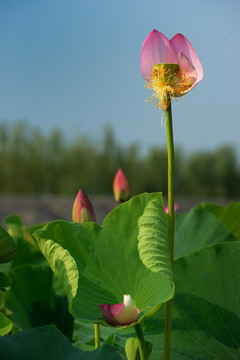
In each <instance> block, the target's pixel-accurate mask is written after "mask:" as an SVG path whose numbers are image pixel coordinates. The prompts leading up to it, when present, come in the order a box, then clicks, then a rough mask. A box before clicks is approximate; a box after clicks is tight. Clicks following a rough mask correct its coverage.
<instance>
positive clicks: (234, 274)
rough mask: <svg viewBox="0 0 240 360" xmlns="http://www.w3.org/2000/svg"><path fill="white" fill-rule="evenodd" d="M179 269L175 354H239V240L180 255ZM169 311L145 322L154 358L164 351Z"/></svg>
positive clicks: (177, 358)
mask: <svg viewBox="0 0 240 360" xmlns="http://www.w3.org/2000/svg"><path fill="white" fill-rule="evenodd" d="M174 269H175V284H176V292H175V296H174V302H173V315H172V333H171V359H173V360H190V359H195V360H212V359H218V360H232V359H235V360H237V359H239V358H240V332H239V329H240V306H239V304H240V276H239V274H240V242H238V241H233V242H227V243H222V244H214V245H211V246H207V247H205V248H203V249H201V250H199V251H196V252H194V253H192V254H189V255H188V256H185V257H183V258H180V259H177V260H176V261H175V264H174ZM164 310H165V309H164V306H163V307H162V308H161V309H160V310H159V311H158V312H157V313H155V314H154V315H153V317H152V318H151V319H147V320H146V321H145V322H144V328H143V330H144V334H145V335H146V338H147V339H149V340H150V341H151V342H152V343H153V353H152V355H151V359H152V360H155V359H156V360H157V359H159V358H161V356H162V352H163V341H164V340H163V339H164V315H165V313H164ZM159 331H160V332H161V335H159Z"/></svg>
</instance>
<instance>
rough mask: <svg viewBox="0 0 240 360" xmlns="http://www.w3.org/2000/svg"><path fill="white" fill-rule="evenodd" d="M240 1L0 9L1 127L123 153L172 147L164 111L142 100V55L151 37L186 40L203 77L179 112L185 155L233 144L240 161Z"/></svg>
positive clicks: (176, 107)
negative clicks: (111, 146) (108, 131)
mask: <svg viewBox="0 0 240 360" xmlns="http://www.w3.org/2000/svg"><path fill="white" fill-rule="evenodd" d="M239 14H240V1H239V0H228V1H225V0H202V1H201V2H200V1H193V0H191V1H190V0H186V1H185V0H183V1H175V0H172V1H171V4H170V2H168V1H159V0H158V1H154V0H153V1H152V0H149V1H146V0H133V1H131V0H121V1H119V0H102V1H99V0H88V1H82V0H68V1H67V0H41V1H39V0H21V1H19V0H0V46H1V56H0V84H1V86H0V119H7V120H8V121H9V122H11V123H14V122H16V121H18V120H19V119H25V120H27V121H28V122H29V124H31V125H33V126H37V127H39V128H41V129H42V130H43V131H44V132H45V133H47V132H49V131H51V130H52V129H53V128H55V127H59V128H60V129H62V131H63V132H64V134H65V135H66V137H67V138H73V137H74V136H76V135H83V134H87V135H89V136H90V138H91V139H93V140H96V141H98V139H100V138H101V136H102V133H103V127H104V125H106V124H109V125H111V126H112V128H113V130H114V133H115V136H116V139H117V141H118V142H119V143H120V144H122V145H128V144H129V143H132V142H138V143H139V144H140V145H141V147H142V149H143V150H146V149H148V148H149V147H151V146H155V145H157V146H165V144H166V134H165V129H164V128H162V127H161V111H160V110H158V109H155V108H154V106H153V105H150V104H149V103H146V102H145V100H146V99H147V98H148V97H149V96H150V95H151V91H150V90H148V89H146V88H144V80H143V78H142V76H141V73H140V70H139V59H140V52H141V46H142V43H143V41H144V39H145V38H146V36H147V35H148V33H149V32H151V31H152V30H153V29H154V28H155V29H157V30H159V31H161V32H162V33H163V34H165V35H166V36H167V37H168V38H171V37H172V36H174V35H175V34H176V33H178V32H180V33H182V34H184V35H185V36H186V37H187V38H188V39H189V40H190V42H191V43H192V45H193V46H194V48H195V50H196V51H197V53H198V55H199V57H200V59H201V61H202V64H203V68H204V78H203V80H202V81H201V82H200V83H199V85H198V86H197V87H196V88H195V89H194V90H193V91H192V92H190V93H189V94H188V95H186V96H185V97H184V99H183V101H178V102H174V103H173V121H174V137H175V144H176V145H179V146H181V147H182V148H183V149H184V150H185V151H186V152H189V153H190V152H192V151H195V150H202V149H206V150H211V149H214V148H215V147H216V146H220V145H224V144H232V145H233V146H235V147H236V149H237V151H238V154H240V143H239V133H240V131H239V130H240V125H239V120H240V119H239V101H240V100H239V84H240V67H239V59H240V45H239V39H240V25H239V24H240V22H239Z"/></svg>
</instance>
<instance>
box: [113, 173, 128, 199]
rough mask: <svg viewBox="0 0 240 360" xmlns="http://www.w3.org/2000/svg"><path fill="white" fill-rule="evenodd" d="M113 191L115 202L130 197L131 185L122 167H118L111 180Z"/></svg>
mask: <svg viewBox="0 0 240 360" xmlns="http://www.w3.org/2000/svg"><path fill="white" fill-rule="evenodd" d="M113 193H114V198H115V200H116V201H117V202H124V201H127V200H129V199H130V197H131V186H130V182H129V180H128V178H127V177H126V175H125V174H124V172H123V170H122V169H119V170H118V171H117V173H116V175H115V177H114V180H113Z"/></svg>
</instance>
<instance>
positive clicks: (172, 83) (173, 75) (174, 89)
mask: <svg viewBox="0 0 240 360" xmlns="http://www.w3.org/2000/svg"><path fill="white" fill-rule="evenodd" d="M145 86H146V87H147V88H149V89H152V90H153V94H152V96H150V98H148V99H147V101H149V102H150V104H151V103H152V102H153V100H154V99H155V100H156V107H158V108H160V109H162V110H166V109H167V107H168V105H169V103H170V102H171V100H172V97H174V98H176V97H179V96H180V97H181V95H183V94H184V93H185V92H186V91H187V90H188V89H189V88H190V87H191V86H192V83H191V82H190V81H188V79H187V78H186V76H185V74H184V72H183V70H182V69H181V67H180V65H178V64H156V65H153V70H152V76H151V77H150V81H149V82H148V83H147V84H146V85H145Z"/></svg>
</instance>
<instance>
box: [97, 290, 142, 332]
mask: <svg viewBox="0 0 240 360" xmlns="http://www.w3.org/2000/svg"><path fill="white" fill-rule="evenodd" d="M98 306H99V308H100V310H101V313H102V315H103V317H104V318H105V320H106V322H107V323H108V324H109V325H112V326H116V325H120V326H124V325H129V324H131V323H133V322H134V321H136V320H137V317H138V315H139V314H140V310H139V309H138V308H137V307H136V306H135V305H134V302H133V300H132V298H131V296H130V295H124V297H123V303H120V304H114V305H109V304H102V305H98Z"/></svg>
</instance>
